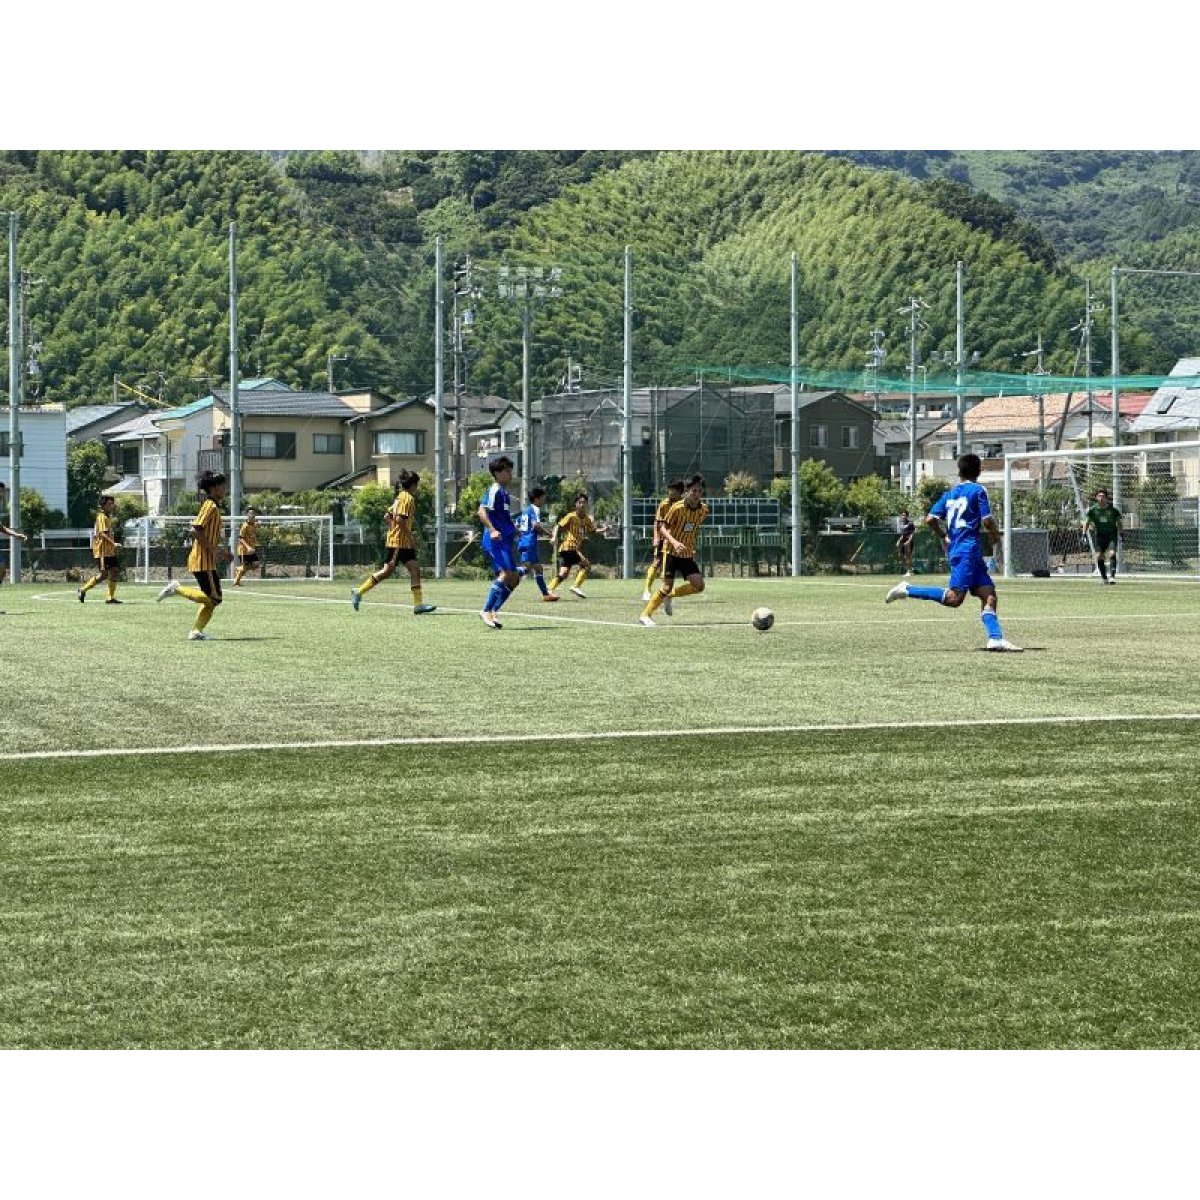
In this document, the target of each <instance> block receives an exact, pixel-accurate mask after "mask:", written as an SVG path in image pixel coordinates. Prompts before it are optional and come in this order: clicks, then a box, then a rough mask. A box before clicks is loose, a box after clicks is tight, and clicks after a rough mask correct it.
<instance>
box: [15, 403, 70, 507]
mask: <svg viewBox="0 0 1200 1200" xmlns="http://www.w3.org/2000/svg"><path fill="white" fill-rule="evenodd" d="M21 440H22V442H23V443H24V446H25V453H24V454H22V455H21V490H22V491H24V490H25V489H27V488H31V489H32V490H34V491H36V492H37V493H38V494H39V495H40V496H41V497H42V499H43V500H45V501H46V503H47V504H48V505H49V506H50V507H51V508H57V509H58V510H59V511H60V512H64V513H65V512H66V511H67V415H66V413H65V412H64V411H62V410H59V411H53V412H41V411H39V410H37V409H22V410H21ZM0 480H3V481H4V483H5V485H7V486H10V487H11V486H12V460H11V459H10V458H8V457H4V458H0Z"/></svg>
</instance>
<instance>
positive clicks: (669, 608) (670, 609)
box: [662, 596, 675, 617]
mask: <svg viewBox="0 0 1200 1200" xmlns="http://www.w3.org/2000/svg"><path fill="white" fill-rule="evenodd" d="M662 610H663V612H665V613H666V614H667V616H668V617H670V616H673V615H674V612H675V606H674V605H673V604H672V603H671V597H670V596H668V597H667V598H666V599H665V600H664V601H663V602H662Z"/></svg>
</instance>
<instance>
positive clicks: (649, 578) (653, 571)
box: [646, 562, 658, 591]
mask: <svg viewBox="0 0 1200 1200" xmlns="http://www.w3.org/2000/svg"><path fill="white" fill-rule="evenodd" d="M657 574H658V563H656V562H653V563H651V564H650V570H648V571H647V572H646V591H649V590H650V589H651V588H652V587H653V586H654V577H655V576H656V575H657Z"/></svg>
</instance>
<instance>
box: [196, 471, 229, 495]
mask: <svg viewBox="0 0 1200 1200" xmlns="http://www.w3.org/2000/svg"><path fill="white" fill-rule="evenodd" d="M224 482H225V476H224V475H222V474H221V473H220V471H217V472H213V471H205V472H204V474H203V475H201V476H200V478H199V479H197V480H196V490H197V491H198V492H203V493H204V494H205V495H206V496H207V495H208V494H209V492H211V491H212V490H213V488H215V487H220V486H221V484H223V483H224Z"/></svg>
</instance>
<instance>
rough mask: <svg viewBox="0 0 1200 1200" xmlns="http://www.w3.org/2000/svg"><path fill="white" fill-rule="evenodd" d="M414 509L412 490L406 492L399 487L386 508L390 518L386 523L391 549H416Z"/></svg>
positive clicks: (415, 507)
mask: <svg viewBox="0 0 1200 1200" xmlns="http://www.w3.org/2000/svg"><path fill="white" fill-rule="evenodd" d="M416 509H417V505H416V501H415V500H414V499H413V494H412V492H406V491H404V489H403V488H401V489H400V491H399V492H398V493H397V494H396V499H395V500H393V501H392V507H391V508H389V509H388V514H389V515H390V516H391V518H392V519H391V523H390V524H389V525H388V532H387V544H388V546H390V547H392V548H393V549H395V548H397V547H398V548H399V549H401V550H415V549H416V543H415V542H414V541H413V516H414V514H415V513H416Z"/></svg>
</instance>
